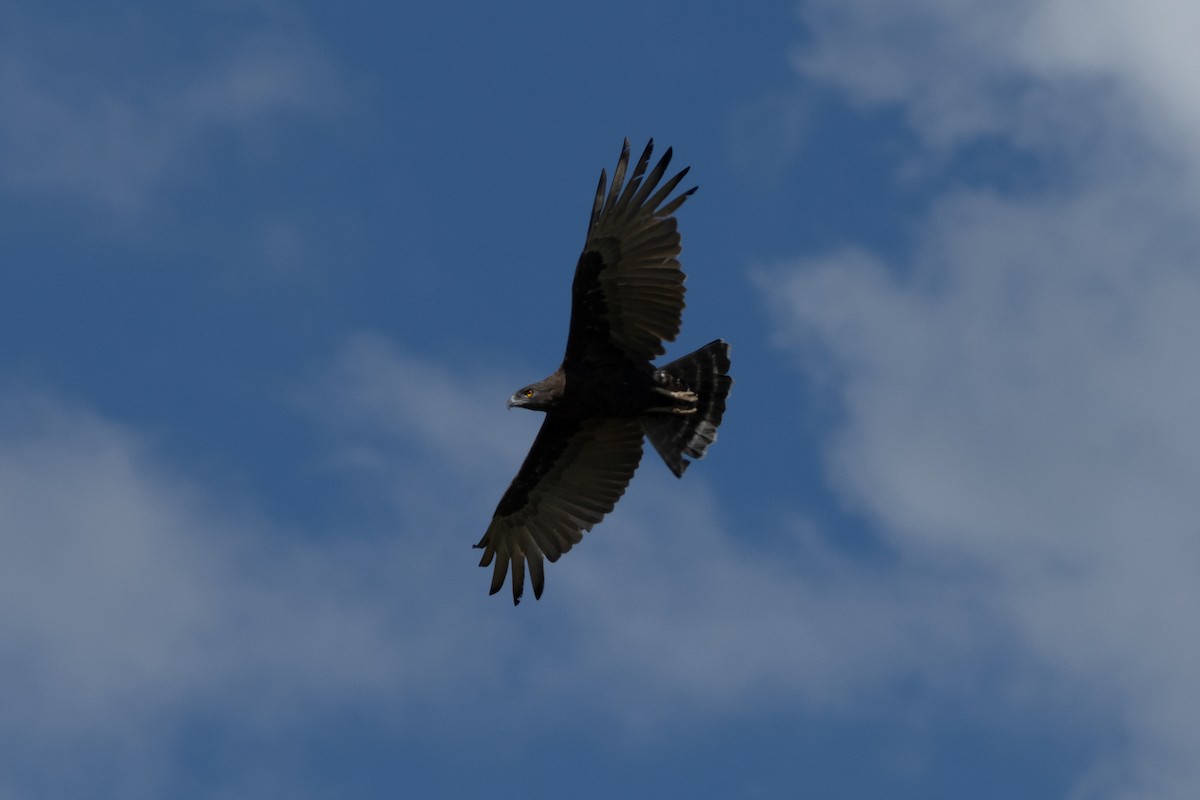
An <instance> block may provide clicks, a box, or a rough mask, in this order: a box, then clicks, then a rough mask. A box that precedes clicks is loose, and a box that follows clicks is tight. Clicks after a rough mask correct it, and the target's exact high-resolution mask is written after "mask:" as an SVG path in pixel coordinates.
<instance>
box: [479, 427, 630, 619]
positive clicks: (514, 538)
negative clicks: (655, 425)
mask: <svg viewBox="0 0 1200 800" xmlns="http://www.w3.org/2000/svg"><path fill="white" fill-rule="evenodd" d="M642 435H643V432H642V428H641V425H640V423H639V422H638V421H637V420H636V419H613V418H599V417H598V418H593V419H586V420H578V419H567V418H563V417H561V416H559V415H556V414H554V413H548V414H547V415H546V420H545V421H544V422H543V423H542V428H541V430H540V431H539V432H538V435H537V438H536V439H535V440H534V442H533V446H532V447H531V448H530V450H529V455H528V456H526V458H525V462H524V463H523V464H522V465H521V469H520V470H518V472H517V476H516V477H515V478H513V481H512V484H511V485H510V486H509V487H508V491H506V492H505V493H504V496H503V497H502V498H500V504H499V505H498V506H497V507H496V513H495V515H494V516H493V517H492V522H491V524H490V525H489V526H488V529H487V532H486V533H485V534H484V535H483V539H481V540H480V542H479V544H477V545H475V546H476V547H479V548H482V549H483V557H482V558H481V559H480V562H479V566H481V567H486V566H489V565H492V564H493V563H494V569H493V572H492V585H491V591H490V593H491V594H495V593H496V592H498V591H500V587H502V586H503V585H504V579H505V577H506V575H508V574H509V573H510V572H511V576H512V592H513V602H514V603H517V602H520V600H521V595H522V593H523V592H524V589H525V572H526V569H527V568H528V572H529V577H530V582H531V584H532V586H533V594H534V596H535V597H541V596H542V588H543V586H544V566H543V563H542V561H543V558H547V559H549V560H550V561H557V560H558V558H559V557H560V556H561V555H562V554H563V553H565V552H567V551H568V550H570V549H571V547H572V546H574V545H575V544H578V543H579V541H580V540H581V539H582V538H583V532H584V531H589V530H591V529H592V526H594V525H595V524H596V523H598V522H600V520H602V519H604V516H605V515H606V514H608V513H609V512H610V511H612V510H613V506H615V505H616V503H617V500H618V499H619V498H620V497H621V495H622V494H624V493H625V487H626V486H628V485H629V481H630V479H631V478H632V477H633V473H634V470H636V469H637V465H638V462H639V461H640V460H641V457H642Z"/></svg>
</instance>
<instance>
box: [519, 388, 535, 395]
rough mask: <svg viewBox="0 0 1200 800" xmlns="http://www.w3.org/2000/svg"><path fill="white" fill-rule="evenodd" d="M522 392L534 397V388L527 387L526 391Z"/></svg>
mask: <svg viewBox="0 0 1200 800" xmlns="http://www.w3.org/2000/svg"><path fill="white" fill-rule="evenodd" d="M521 394H523V395H524V396H525V397H533V389H526V390H525V391H523V392H521Z"/></svg>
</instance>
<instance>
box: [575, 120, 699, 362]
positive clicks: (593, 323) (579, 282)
mask: <svg viewBox="0 0 1200 800" xmlns="http://www.w3.org/2000/svg"><path fill="white" fill-rule="evenodd" d="M653 147H654V140H651V141H650V143H649V144H647V145H646V150H645V151H644V152H643V153H642V157H641V158H640V159H638V162H637V165H636V166H635V167H634V168H633V174H632V175H630V176H629V182H628V183H625V173H626V170H627V168H628V166H629V140H628V139H627V140H625V145H624V147H622V148H621V158H620V160H619V161H618V162H617V169H616V172H614V173H613V181H612V186H611V188H609V190H608V192H607V194H606V193H605V174H604V172H601V173H600V185H599V186H598V187H597V188H596V200H595V202H594V204H593V206H592V217H591V222H590V224H589V225H588V235H587V243H586V244H585V245H584V248H583V253H582V255H580V257H579V264H578V265H577V266H576V267H575V283H574V286H573V288H572V292H571V295H572V298H571V299H572V303H571V328H570V332H569V334H568V336H567V355H566V359H565V360H564V365H571V364H576V365H579V364H586V363H587V362H589V361H592V362H596V361H605V360H609V359H612V358H614V357H617V358H621V357H623V358H625V359H628V360H634V361H651V360H652V359H654V358H655V357H656V356H660V355H662V354H663V353H664V352H665V350H664V348H663V342H664V341H668V342H669V341H673V340H674V339H675V337H676V336H677V335H678V334H679V323H680V319H681V317H682V315H683V291H684V289H683V279H684V274H683V270H681V269H680V268H679V232H678V230H676V226H675V217H673V216H672V214H674V213H675V211H676V209H678V208H679V206H680V205H682V204H683V201H684V200H686V199H687V198H688V197H689V196H690V195H691V194H692V192H694V191H696V188H695V187H692V188H691V189H688V190H687V191H686V192H683V193H682V194H680V195H678V196H676V197H675V198H673V199H671V200H669V201H668V200H667V198H668V197H669V196H670V194H671V192H673V191H674V190H675V187H676V186H677V185H678V184H679V182H680V181H681V180H683V176H684V175H686V174H687V169H684V170H682V171H680V172H679V173H678V174H676V175H675V176H674V177H673V178H671V179H669V180H668V181H667V182H666V183H664V184H663V185H662V186H661V187H659V186H658V182H659V181H660V180H662V177H663V175H664V174H665V173H666V171H667V165H668V164H670V162H671V150H670V148H667V152H666V153H665V154H664V155H663V157H662V159H661V160H660V161H659V162H658V164H657V166H655V167H654V169H653V170H652V171H651V172H650V174H649V175H646V166H647V165H648V164H649V162H650V152H651V150H652V149H653Z"/></svg>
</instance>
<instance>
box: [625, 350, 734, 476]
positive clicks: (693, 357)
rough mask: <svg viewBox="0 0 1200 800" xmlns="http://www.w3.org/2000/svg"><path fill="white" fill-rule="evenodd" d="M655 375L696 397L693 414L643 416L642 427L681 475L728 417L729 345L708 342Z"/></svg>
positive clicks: (667, 383)
mask: <svg viewBox="0 0 1200 800" xmlns="http://www.w3.org/2000/svg"><path fill="white" fill-rule="evenodd" d="M655 377H656V378H657V379H658V380H659V382H660V383H662V384H664V385H669V386H670V387H671V388H672V389H684V390H690V391H692V392H695V393H696V396H697V401H696V411H695V412H694V413H691V414H671V413H651V414H644V415H642V417H641V423H642V429H643V430H645V431H646V436H647V437H648V438H649V439H650V443H651V444H653V445H654V449H655V450H657V451H658V454H659V455H660V456H662V459H663V461H665V462H667V466H668V467H670V469H671V472H674V473H675V477H677V478H682V477H683V472H684V470H686V469H687V468H688V465H689V464H690V463H691V462H690V461H688V460H687V459H688V458H703V457H704V452H705V451H706V450H707V449H708V446H709V445H710V444H712V443H713V442H715V441H716V440H717V426H718V425H720V424H721V418H722V417H723V416H725V398H726V397H728V396H729V389H730V387H731V386H732V385H733V379H732V378H730V377H729V345H728V344H727V343H726V342H723V341H721V340H720V339H717V340H716V341H715V342H709V343H708V344H706V345H704V347H701V348H700V349H699V350H697V351H696V352H694V353H691V354H689V355H686V356H684V357H683V358H680V359H678V360H676V361H672V362H671V363H670V364H667V365H665V366H662V367H660V368H659V369H658V370H657V371H656V372H655ZM685 456H686V458H685Z"/></svg>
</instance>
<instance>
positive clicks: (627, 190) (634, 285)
mask: <svg viewBox="0 0 1200 800" xmlns="http://www.w3.org/2000/svg"><path fill="white" fill-rule="evenodd" d="M653 148H654V142H653V140H651V141H650V142H649V143H648V144H647V145H646V149H645V151H643V153H642V157H641V158H639V159H638V162H637V164H636V165H635V166H634V168H633V172H632V173H631V174H629V175H628V181H626V177H627V176H626V173H627V171H628V168H629V141H628V140H626V141H625V145H624V147H622V148H621V157H620V159H619V160H618V161H617V168H616V171H615V172H614V173H613V179H612V185H611V186H610V187H608V189H607V192H606V191H605V189H606V183H607V178H606V175H605V173H604V171H603V170H602V171H601V172H600V185H599V187H597V189H596V199H595V202H594V203H593V205H592V216H591V220H590V222H589V224H588V232H587V241H586V243H585V244H584V247H583V253H582V254H581V255H580V256H579V262H578V264H577V265H576V267H575V281H574V284H573V286H572V289H571V323H570V329H569V331H568V333H567V352H566V355H565V357H564V358H563V362H562V365H561V366H559V368H558V369H557V370H555V371H554V372H553V373H552V374H551V375H550V376H549V377H547V378H545V379H543V380H540V381H538V382H537V383H532V384H530V385H529V386H526V387H525V388H523V389H521V390H520V391H518V392H517V393H516V394H514V395H513V396H512V397H511V398H510V399H509V401H508V405H509V407H510V408H511V407H517V408H528V409H532V410H534V411H544V412H545V413H546V419H545V421H544V422H543V423H542V428H541V430H540V431H539V432H538V435H537V438H536V439H534V442H533V446H532V447H531V448H530V450H529V455H528V456H526V457H525V462H524V463H523V464H522V465H521V468H520V470H518V472H517V476H516V477H515V478H513V481H512V484H511V485H510V486H509V487H508V491H506V492H505V493H504V496H503V497H502V498H500V504H499V505H498V506H497V507H496V513H495V514H494V515H493V516H492V522H491V524H490V525H489V526H488V529H487V532H486V533H484V535H483V539H482V540H480V542H479V544H477V545H475V546H476V547H479V548H482V549H483V558H482V560H481V561H480V562H479V565H480V566H481V567H487V566H489V565H491V564H492V563H493V562H495V567H494V569H493V572H492V584H491V593H492V594H495V593H496V592H498V591H499V590H500V587H502V586H503V585H504V580H505V577H506V576H507V575H508V574H509V573H510V572H511V576H512V595H513V603H514V604H515V603H519V602H520V600H521V595H522V593H523V592H524V589H525V574H526V572H528V574H529V579H530V582H531V583H532V585H533V594H534V596H535V597H538V598H540V597H541V596H542V588H543V586H544V585H545V572H544V563H543V559H549V560H550V561H557V560H558V558H559V556H561V555H562V554H563V553H565V552H567V551H568V550H570V549H571V547H572V546H573V545H575V544H576V543H578V542H579V541H580V540H581V539H582V538H583V532H584V531H590V530H591V529H592V526H594V525H595V524H596V523H598V522H600V520H602V519H604V515H605V514H607V513H608V512H610V511H612V510H613V507H614V506H615V505H616V503H617V500H618V499H620V497H621V495H622V494H624V492H625V487H626V486H627V485H628V484H629V481H630V479H631V478H632V477H633V473H634V470H636V469H637V466H638V462H639V461H640V460H641V458H642V439H643V436H648V437H649V438H650V443H651V444H652V445H654V448H655V450H657V451H658V453H659V455H660V456H662V459H663V461H665V462H666V464H667V466H668V467H669V468H670V469H671V471H672V472H673V473H675V475H676V476H677V477H682V476H683V472H684V470H686V469H687V467H688V464H689V463H691V462H689V461H688V459H689V458H691V459H696V458H701V457H702V456H703V455H704V453H705V451H706V450H707V449H708V446H709V445H711V444H712V443H713V441H715V440H716V438H717V426H719V425H720V424H721V419H722V417H723V416H724V414H725V398H726V397H727V396H728V395H729V389H730V386H731V385H732V384H733V380H732V379H731V378H730V377H729V345H728V344H726V343H725V342H723V341H721V340H720V339H717V340H716V341H714V342H710V343H709V344H707V345H705V346H704V347H701V348H700V349H699V350H697V351H696V352H694V353H691V354H689V355H686V356H684V357H683V358H680V359H678V360H676V361H672V362H671V363H669V364H666V365H664V366H662V367H655V366H654V365H653V364H652V363H651V360H652V359H654V358H655V357H656V356H660V355H662V354H663V353H664V352H665V350H664V348H663V342H669V341H674V339H675V337H676V336H677V335H678V334H679V326H680V321H681V319H682V315H683V306H684V303H683V293H684V287H683V280H684V274H683V270H682V269H680V267H679V251H680V247H679V232H678V230H677V229H676V224H675V217H674V213H675V211H676V210H678V208H679V207H680V206H681V205H683V202H684V201H685V200H687V198H688V197H690V196H691V195H692V193H693V192H695V191H696V188H695V187H693V188H691V189H688V190H687V191H684V192H680V193H679V194H676V195H675V196H674V197H671V194H672V192H674V191H675V189H676V187H677V186H678V185H679V182H680V181H682V180H683V178H684V176H685V175H687V172H688V171H687V169H686V168H685V169H683V170H681V171H680V172H678V173H676V174H675V175H674V176H673V177H671V178H670V179H668V180H667V181H666V182H665V183H663V184H662V185H661V186H660V185H659V182H660V181H662V178H663V175H665V174H666V171H667V166H668V165H669V164H670V161H671V150H670V148H668V149H667V152H666V153H665V154H663V157H662V159H660V160H659V162H658V164H657V165H655V167H654V169H652V170H651V171H650V173H649V174H647V173H646V168H647V166H648V165H649V163H650V154H651V152H652V150H653Z"/></svg>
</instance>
